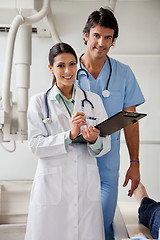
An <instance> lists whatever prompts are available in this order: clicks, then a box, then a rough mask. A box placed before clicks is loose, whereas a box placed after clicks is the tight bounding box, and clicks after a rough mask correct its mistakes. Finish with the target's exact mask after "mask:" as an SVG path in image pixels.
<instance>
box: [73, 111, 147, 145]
mask: <svg viewBox="0 0 160 240" xmlns="http://www.w3.org/2000/svg"><path fill="white" fill-rule="evenodd" d="M145 116H147V114H145V113H138V112H130V111H121V112H118V113H116V114H115V115H113V116H112V117H110V118H108V119H106V120H104V121H103V122H101V123H99V124H98V125H96V126H95V127H96V128H98V129H99V130H100V136H101V137H105V136H107V135H111V134H112V133H114V132H117V131H119V130H120V129H122V128H124V127H126V126H129V125H131V124H134V123H136V122H137V121H138V120H140V119H141V118H144V117H145ZM86 142H87V141H86V140H85V139H84V138H83V136H82V134H80V135H79V136H77V137H76V138H75V139H74V140H72V143H86Z"/></svg>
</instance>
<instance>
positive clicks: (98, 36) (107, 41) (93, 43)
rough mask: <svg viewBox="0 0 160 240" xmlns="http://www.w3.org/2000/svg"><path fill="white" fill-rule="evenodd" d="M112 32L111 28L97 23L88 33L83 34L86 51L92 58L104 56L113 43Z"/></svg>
mask: <svg viewBox="0 0 160 240" xmlns="http://www.w3.org/2000/svg"><path fill="white" fill-rule="evenodd" d="M113 34H114V30H113V29H111V28H106V27H102V26H101V25H99V24H97V25H96V26H95V27H94V28H91V29H90V33H89V35H88V34H87V33H85V34H84V38H85V41H86V42H87V49H86V51H87V53H89V55H92V56H93V57H94V58H98V59H101V58H105V57H106V54H107V53H108V51H109V50H110V47H111V46H112V44H113Z"/></svg>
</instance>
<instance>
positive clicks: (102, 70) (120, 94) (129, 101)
mask: <svg viewBox="0 0 160 240" xmlns="http://www.w3.org/2000/svg"><path fill="white" fill-rule="evenodd" d="M83 37H84V42H85V44H86V51H85V53H84V54H83V55H82V56H81V57H80V61H79V69H85V70H86V71H87V73H86V71H84V70H81V71H80V70H79V71H78V78H79V85H80V87H81V88H82V89H84V90H90V91H92V92H95V93H97V94H99V96H100V97H101V98H102V101H103V103H104V106H105V109H106V111H107V114H108V116H109V117H111V116H112V115H114V114H116V113H117V112H119V111H122V110H125V111H136V106H138V105H140V104H142V103H143V102H144V101H145V100H144V97H143V95H142V92H141V90H140V87H139V85H138V83H137V81H136V79H135V76H134V74H133V72H132V71H131V69H130V67H129V66H127V65H124V64H122V63H120V62H119V61H116V60H115V59H112V58H109V56H107V53H108V52H109V50H110V48H111V46H113V44H114V41H115V39H116V38H117V37H118V24H117V20H116V18H115V16H114V15H113V13H112V12H111V11H110V10H108V9H104V8H100V10H99V11H94V12H92V13H91V14H90V16H89V17H88V20H87V22H86V25H85V27H84V30H83ZM87 75H88V79H87ZM107 85H108V86H107ZM124 134H125V139H126V143H127V146H128V150H129V156H130V166H129V168H128V170H127V173H126V176H125V181H124V185H123V186H126V185H127V184H128V182H129V180H131V188H130V190H129V192H128V196H130V197H131V196H132V194H133V191H134V189H136V188H137V186H138V184H139V181H140V173H139V126H138V123H135V124H133V125H130V126H128V127H126V128H125V129H124ZM111 139H112V140H111V151H110V152H109V153H107V154H106V155H104V156H102V157H99V158H97V161H98V167H99V172H100V177H101V198H102V199H101V200H102V208H103V216H104V225H105V236H106V240H110V239H113V238H114V231H113V226H112V222H113V218H114V213H115V208H116V203H117V193H118V178H119V164H120V153H119V152H120V132H116V133H114V134H112V136H111Z"/></svg>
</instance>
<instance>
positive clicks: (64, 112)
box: [48, 86, 70, 119]
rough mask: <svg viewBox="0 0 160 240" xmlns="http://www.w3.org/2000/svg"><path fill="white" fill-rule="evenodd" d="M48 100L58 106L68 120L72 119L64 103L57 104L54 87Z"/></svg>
mask: <svg viewBox="0 0 160 240" xmlns="http://www.w3.org/2000/svg"><path fill="white" fill-rule="evenodd" d="M48 99H49V100H50V101H53V104H55V105H57V107H58V108H59V111H61V112H62V113H63V114H64V116H65V117H66V118H68V119H69V118H70V115H69V112H68V110H67V109H66V106H65V105H64V103H63V101H60V103H58V102H57V99H56V94H55V88H54V86H53V88H52V89H51V91H50V93H49V96H48Z"/></svg>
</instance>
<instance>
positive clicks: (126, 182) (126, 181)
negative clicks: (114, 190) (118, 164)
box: [123, 175, 129, 187]
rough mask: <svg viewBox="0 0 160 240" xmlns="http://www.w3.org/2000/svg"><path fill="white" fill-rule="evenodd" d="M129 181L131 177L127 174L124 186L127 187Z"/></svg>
mask: <svg viewBox="0 0 160 240" xmlns="http://www.w3.org/2000/svg"><path fill="white" fill-rule="evenodd" d="M128 181H129V177H128V176H127V175H126V177H125V181H124V183H123V187H126V186H127V184H128Z"/></svg>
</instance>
